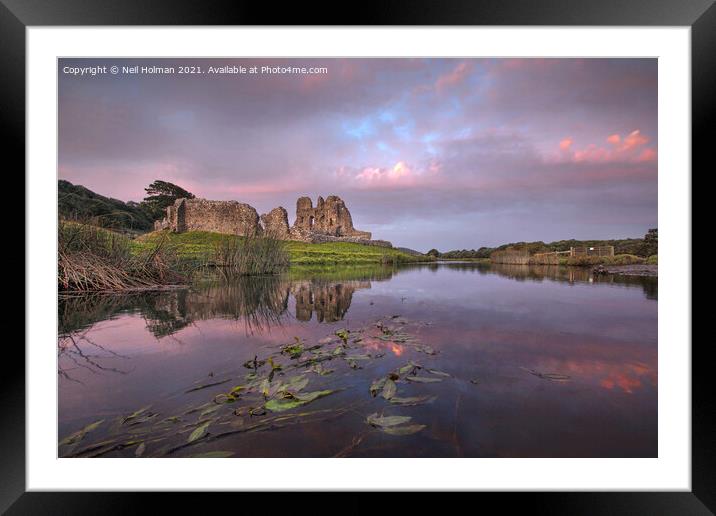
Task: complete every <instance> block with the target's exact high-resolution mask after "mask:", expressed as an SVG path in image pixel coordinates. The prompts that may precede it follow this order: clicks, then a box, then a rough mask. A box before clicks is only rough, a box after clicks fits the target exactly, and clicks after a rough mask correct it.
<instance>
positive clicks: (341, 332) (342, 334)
mask: <svg viewBox="0 0 716 516" xmlns="http://www.w3.org/2000/svg"><path fill="white" fill-rule="evenodd" d="M349 333H350V332H349V331H348V330H346V329H340V330H337V331H336V335H338V337H340V339H341V340H342V341H343V342H346V341H347V340H348V334H349Z"/></svg>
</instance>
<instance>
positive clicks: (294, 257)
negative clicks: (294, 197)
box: [133, 231, 432, 265]
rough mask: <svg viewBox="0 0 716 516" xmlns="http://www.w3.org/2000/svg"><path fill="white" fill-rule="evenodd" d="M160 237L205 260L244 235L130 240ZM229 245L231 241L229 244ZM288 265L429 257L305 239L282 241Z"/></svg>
mask: <svg viewBox="0 0 716 516" xmlns="http://www.w3.org/2000/svg"><path fill="white" fill-rule="evenodd" d="M161 238H166V239H167V241H168V242H169V243H170V244H171V245H172V246H173V247H174V248H176V250H177V253H178V254H179V256H180V257H182V258H184V259H191V260H204V259H206V258H207V257H209V256H211V255H212V253H213V252H214V249H216V247H217V246H223V245H227V242H241V241H242V240H243V237H237V236H233V235H222V234H219V233H209V232H206V231H188V232H186V233H169V232H153V233H148V234H146V235H143V236H141V237H139V238H137V239H136V240H134V241H133V245H134V248H135V251H136V252H143V251H144V250H145V249H146V248H148V247H151V246H153V245H155V244H156V242H157V241H159V240H160V239H161ZM228 245H232V244H228ZM285 249H286V251H287V252H288V255H289V260H290V263H291V265H344V264H345V265H348V264H360V263H384V264H385V263H416V262H422V261H431V260H432V258H430V257H427V256H414V255H411V254H408V253H405V252H403V251H399V250H397V249H392V248H386V247H378V246H370V245H362V244H355V243H352V242H328V243H323V244H309V243H306V242H290V241H289V242H285Z"/></svg>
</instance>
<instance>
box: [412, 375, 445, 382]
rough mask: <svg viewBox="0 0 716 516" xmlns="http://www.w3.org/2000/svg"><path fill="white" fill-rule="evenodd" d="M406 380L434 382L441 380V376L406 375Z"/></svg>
mask: <svg viewBox="0 0 716 516" xmlns="http://www.w3.org/2000/svg"><path fill="white" fill-rule="evenodd" d="M405 379H406V380H408V381H409V382H418V383H435V382H442V381H443V380H442V378H430V377H428V376H406V377H405Z"/></svg>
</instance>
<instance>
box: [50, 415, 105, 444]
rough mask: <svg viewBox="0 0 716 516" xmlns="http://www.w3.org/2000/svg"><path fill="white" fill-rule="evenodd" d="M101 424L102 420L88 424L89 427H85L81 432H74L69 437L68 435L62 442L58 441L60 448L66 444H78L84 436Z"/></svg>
mask: <svg viewBox="0 0 716 516" xmlns="http://www.w3.org/2000/svg"><path fill="white" fill-rule="evenodd" d="M102 423H104V419H100V420H99V421H95V422H94V423H90V424H89V425H87V426H85V427H84V428H82V429H81V430H78V431H77V432H75V433H73V434H71V435H68V436H67V437H65V438H64V439H63V440H62V441H60V446H65V445H68V444H74V443H77V442H80V441H81V440H82V439H84V436H85V435H87V434H88V433H89V432H91V431H92V430H95V429H96V428H97V427H98V426H99V425H101V424H102Z"/></svg>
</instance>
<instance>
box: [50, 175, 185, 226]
mask: <svg viewBox="0 0 716 516" xmlns="http://www.w3.org/2000/svg"><path fill="white" fill-rule="evenodd" d="M144 190H145V191H146V192H147V196H146V197H145V198H144V200H142V202H133V201H129V202H124V201H120V200H119V199H113V198H111V197H105V196H104V195H100V194H98V193H95V192H93V191H92V190H90V189H89V188H85V187H84V186H81V185H74V184H72V183H70V182H69V181H65V180H64V179H60V180H59V181H58V182H57V208H58V212H59V216H60V218H61V219H64V220H78V221H82V222H86V223H89V224H92V225H94V226H100V227H104V228H110V229H114V230H118V231H130V232H142V231H149V230H151V229H152V226H153V224H154V221H155V220H159V219H161V218H162V217H163V216H164V210H165V208H166V207H167V206H169V205H170V204H173V203H174V201H175V200H176V199H179V198H181V197H186V198H188V199H192V198H194V194H192V193H190V192H188V191H186V190H184V189H183V188H181V187H179V186H177V185H175V184H172V183H169V182H166V181H160V180H156V181H154V182H153V183H152V184H151V185H149V186H148V187H147V188H145V189H144Z"/></svg>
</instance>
